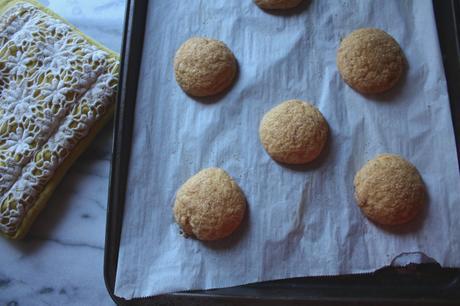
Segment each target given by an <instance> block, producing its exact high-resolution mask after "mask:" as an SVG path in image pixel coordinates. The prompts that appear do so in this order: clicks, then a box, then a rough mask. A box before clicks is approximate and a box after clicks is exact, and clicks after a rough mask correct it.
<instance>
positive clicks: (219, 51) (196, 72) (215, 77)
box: [174, 37, 237, 97]
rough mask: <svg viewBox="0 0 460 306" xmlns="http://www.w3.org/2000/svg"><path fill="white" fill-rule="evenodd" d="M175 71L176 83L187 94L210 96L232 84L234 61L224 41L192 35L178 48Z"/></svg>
mask: <svg viewBox="0 0 460 306" xmlns="http://www.w3.org/2000/svg"><path fill="white" fill-rule="evenodd" d="M174 72H175V76H176V81H177V83H178V84H179V86H180V87H181V88H182V89H183V90H184V91H185V92H186V93H188V94H189V95H192V96H196V97H205V96H213V95H216V94H218V93H221V92H223V91H224V90H225V89H227V88H229V87H230V85H232V83H233V81H234V80H235V76H236V72H237V64H236V59H235V56H234V55H233V53H232V51H231V50H230V49H229V48H228V47H227V46H226V45H225V44H224V43H223V42H221V41H218V40H214V39H209V38H204V37H193V38H190V39H189V40H187V41H186V42H185V43H183V44H182V46H181V47H180V48H179V49H178V50H177V52H176V56H175V59H174Z"/></svg>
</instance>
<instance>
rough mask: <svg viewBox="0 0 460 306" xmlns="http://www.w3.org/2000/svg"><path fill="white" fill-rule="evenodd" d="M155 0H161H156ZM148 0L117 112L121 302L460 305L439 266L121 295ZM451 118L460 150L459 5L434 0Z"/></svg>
mask: <svg viewBox="0 0 460 306" xmlns="http://www.w3.org/2000/svg"><path fill="white" fill-rule="evenodd" d="M152 1H155V0H152ZM147 5H148V1H147V0H137V1H136V0H128V1H127V6H126V15H125V29H124V38H123V48H122V66H121V77H120V85H119V95H118V100H117V111H116V114H115V129H114V145H113V156H112V168H111V174H110V188H109V200H108V207H107V226H106V242H105V258H104V278H105V282H106V286H107V290H108V292H109V294H110V295H111V297H112V299H113V300H114V301H115V302H116V303H117V304H120V305H246V304H247V305H341V304H346V305H376V304H378V305H460V269H443V268H441V267H440V266H438V265H436V264H425V265H411V266H408V267H405V268H391V267H388V268H384V269H381V270H379V271H376V272H374V273H369V274H363V275H345V276H335V277H305V278H296V279H288V280H281V281H271V282H264V283H257V284H251V285H246V286H238V287H232V288H224V289H215V290H203V291H192V292H183V293H173V294H168V295H163V296H158V297H145V298H139V299H133V300H129V301H127V300H124V299H122V298H120V297H117V296H115V294H114V288H115V278H116V269H117V262H118V250H119V244H120V236H121V225H122V220H123V207H124V198H125V190H126V178H127V172H128V161H129V155H130V150H129V148H130V147H131V137H132V135H131V134H132V126H133V116H134V108H135V104H136V94H137V84H138V75H139V68H140V66H141V64H142V63H141V59H142V56H141V55H142V48H143V38H144V30H145V29H144V27H145V21H146V12H147V9H146V8H147ZM433 5H434V8H435V15H436V22H437V27H438V34H439V40H440V44H441V51H442V55H443V61H444V68H445V72H446V77H447V84H448V92H449V97H450V105H451V112H452V120H453V123H454V130H455V135H456V144H457V153H458V152H460V146H459V144H460V139H459V137H460V131H459V129H460V87H459V86H457V82H458V81H459V80H460V48H459V41H460V36H459V34H460V33H459V31H458V29H459V27H460V20H459V19H458V18H459V16H460V4H459V3H458V2H457V1H455V0H443V1H441V0H434V1H433Z"/></svg>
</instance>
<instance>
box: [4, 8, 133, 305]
mask: <svg viewBox="0 0 460 306" xmlns="http://www.w3.org/2000/svg"><path fill="white" fill-rule="evenodd" d="M40 2H42V3H43V4H44V5H46V6H48V7H49V8H51V9H52V10H54V11H55V12H57V13H58V14H60V15H61V16H63V17H64V18H66V19H67V20H68V21H70V22H71V23H72V24H74V25H75V26H77V27H78V28H79V29H81V30H82V31H83V32H84V33H85V34H88V35H89V36H91V37H93V38H94V39H96V40H98V41H100V42H102V43H103V44H105V45H106V46H107V47H109V48H110V49H112V50H114V51H117V52H119V50H120V47H121V39H122V31H123V19H124V10H125V0H40ZM112 128H113V123H110V124H109V125H108V126H107V127H106V128H105V129H104V130H103V131H102V132H101V133H100V135H99V136H98V137H97V138H96V140H95V141H94V143H93V145H92V146H90V148H89V149H88V151H87V152H86V153H84V154H83V155H82V157H80V159H79V160H78V161H77V162H76V164H75V165H74V166H73V167H72V168H71V170H70V171H69V173H68V174H67V175H66V177H65V178H64V179H63V181H62V183H61V184H60V185H59V187H58V189H57V190H56V192H55V194H54V196H53V197H52V198H51V201H50V202H49V203H48V206H47V207H46V208H45V210H44V211H43V212H42V214H41V215H40V216H39V218H38V219H37V221H36V222H35V224H34V225H33V227H32V229H31V231H30V233H29V235H28V236H27V238H26V239H25V240H23V241H14V242H12V241H7V240H5V239H1V238H0V305H113V302H112V300H111V299H110V296H109V295H108V293H107V290H106V288H105V285H104V277H103V255H104V250H103V248H104V237H105V217H106V215H105V214H106V205H107V189H108V175H109V167H110V158H111V146H112Z"/></svg>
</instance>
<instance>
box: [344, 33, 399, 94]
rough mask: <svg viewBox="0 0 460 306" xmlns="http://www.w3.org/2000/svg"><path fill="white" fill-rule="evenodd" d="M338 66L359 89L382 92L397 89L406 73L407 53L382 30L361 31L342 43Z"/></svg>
mask: <svg viewBox="0 0 460 306" xmlns="http://www.w3.org/2000/svg"><path fill="white" fill-rule="evenodd" d="M337 66H338V68H339V71H340V75H341V76H342V78H343V79H344V80H345V82H346V83H347V84H348V85H350V86H351V87H352V88H354V89H355V90H357V91H359V92H361V93H365V94H374V93H381V92H384V91H387V90H389V89H391V88H392V87H393V86H395V85H396V84H397V83H398V81H399V80H400V79H401V77H402V76H403V74H404V71H405V70H406V59H405V57H404V53H403V51H402V50H401V48H400V47H399V45H398V43H397V42H396V40H395V39H394V38H393V37H391V36H390V35H389V34H387V33H386V32H384V31H382V30H379V29H372V28H367V29H358V30H356V31H354V32H352V33H351V34H349V35H348V36H347V37H345V38H344V39H343V40H342V42H341V43H340V47H339V49H338V51H337Z"/></svg>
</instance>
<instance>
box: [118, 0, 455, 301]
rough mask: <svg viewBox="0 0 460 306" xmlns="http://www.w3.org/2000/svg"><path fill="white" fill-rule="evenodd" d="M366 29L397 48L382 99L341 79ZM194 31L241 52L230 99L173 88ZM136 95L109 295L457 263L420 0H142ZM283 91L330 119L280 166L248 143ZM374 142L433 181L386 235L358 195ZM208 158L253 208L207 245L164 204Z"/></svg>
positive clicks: (432, 33) (439, 94)
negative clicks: (359, 175)
mask: <svg viewBox="0 0 460 306" xmlns="http://www.w3.org/2000/svg"><path fill="white" fill-rule="evenodd" d="M360 27H378V28H381V29H383V30H385V31H387V32H389V33H390V34H391V35H393V36H394V37H395V38H396V40H397V41H398V42H399V43H400V44H401V46H402V48H403V50H404V52H405V54H406V56H407V60H408V64H409V69H408V72H407V74H406V77H405V79H404V80H403V81H402V82H401V83H400V84H399V86H398V87H397V88H395V89H394V90H392V91H391V92H389V93H387V94H383V95H379V96H363V95H360V94H358V93H356V92H355V91H353V90H352V89H351V88H349V87H348V86H347V85H346V84H345V83H344V82H343V81H342V80H341V78H340V77H339V74H338V72H337V68H336V63H335V56H336V49H337V46H338V44H339V42H340V40H341V39H342V38H343V37H344V36H345V35H347V34H348V33H349V32H351V31H352V30H354V29H356V28H360ZM191 36H207V37H212V38H216V39H220V40H222V41H224V42H225V43H226V44H227V45H228V46H229V47H230V48H231V49H232V50H233V52H234V53H235V55H236V57H237V59H238V62H239V67H240V70H239V76H238V80H237V82H236V83H235V85H234V86H233V88H232V89H231V90H230V91H229V92H228V93H227V94H226V95H223V96H221V97H218V98H214V99H203V100H198V101H197V100H194V99H192V98H191V97H188V96H187V95H185V94H184V93H183V92H182V91H181V90H180V88H179V86H178V85H177V84H176V82H175V79H174V73H173V58H174V53H175V51H176V49H177V48H178V47H179V46H180V45H181V43H182V42H184V41H185V40H186V39H188V38H189V37H191ZM138 91H139V92H138V100H137V103H136V114H135V124H134V134H133V144H132V148H131V154H132V155H131V161H130V172H129V177H128V188H127V196H126V208H125V213H124V219H123V228H122V239H121V245H120V253H119V261H118V272H117V279H116V291H115V293H116V295H118V296H121V297H124V298H128V299H129V298H132V297H141V296H150V295H156V294H161V293H165V292H172V291H178V290H186V289H204V288H216V287H226V286H233V285H240V284H245V283H251V282H258V281H265V280H272V279H281V278H289V277H298V276H310V275H332V274H344V273H361V272H369V271H374V270H376V269H378V268H381V267H383V266H386V265H390V264H392V261H393V260H394V259H395V258H397V257H398V255H400V254H403V253H408V252H409V253H410V252H422V253H424V254H425V255H426V256H428V257H430V258H432V259H434V260H436V261H437V262H439V263H440V264H441V265H442V266H445V267H454V266H455V267H458V266H460V257H459V256H458V254H459V253H460V235H459V233H460V209H459V205H460V193H459V192H458V190H459V187H460V178H459V172H458V163H457V158H456V149H455V145H454V135H453V129H452V122H451V116H450V110H449V102H448V96H447V91H446V82H445V77H444V71H443V66H442V62H441V56H440V50H439V43H438V38H437V32H436V26H435V20H434V16H433V8H432V4H431V1H430V0H423V1H421V0H417V1H399V0H392V1H390V0H380V1H357V0H356V1H337V0H326V1H325V0H321V1H318V0H313V1H311V2H310V3H306V4H305V5H303V6H301V7H300V8H299V9H297V10H294V11H291V12H290V14H280V13H267V12H264V11H262V10H260V9H259V8H258V7H257V6H255V5H254V4H253V3H252V1H250V0H244V1H243V0H240V1H227V0H213V1H208V0H202V1H198V0H194V1H182V0H174V1H172V0H171V1H151V2H150V7H149V12H148V22H147V29H146V34H145V44H144V53H143V58H142V69H141V77H140V84H139V89H138ZM291 98H300V99H304V100H307V101H311V102H312V103H314V104H315V105H316V106H317V107H318V108H319V109H320V110H321V112H322V113H323V114H324V116H325V118H326V119H327V120H328V122H329V125H330V128H331V134H330V141H329V143H328V146H327V148H326V149H325V151H324V152H323V154H322V157H321V158H320V159H319V160H317V161H316V162H314V163H312V164H311V165H308V166H306V167H286V166H282V165H280V164H277V163H276V162H274V161H272V160H271V159H270V158H269V157H268V156H267V154H266V153H265V151H264V150H263V148H262V146H261V145H260V143H259V139H258V125H259V121H260V119H261V117H262V115H263V114H264V113H265V112H266V111H268V110H269V109H270V108H272V107H273V106H275V105H277V104H278V103H280V102H281V101H283V100H286V99H291ZM382 152H390V153H396V154H401V155H402V156H404V157H406V158H407V159H408V160H410V161H411V162H412V163H413V164H415V165H416V166H417V168H418V169H419V171H420V173H421V175H422V176H423V179H424V181H425V183H426V186H427V188H428V192H429V203H428V205H427V209H426V211H425V212H424V213H423V214H422V215H421V216H420V217H419V218H418V220H416V221H415V222H413V223H411V224H409V225H407V226H403V227H401V228H397V229H394V230H390V231H389V230H386V229H384V228H381V227H378V226H376V225H375V224H373V223H371V222H369V221H368V220H367V219H366V218H364V217H363V215H362V214H361V213H360V211H359V209H358V207H357V205H356V204H355V201H354V198H353V177H354V174H355V173H356V171H357V170H358V169H359V168H360V167H361V166H362V165H363V164H364V163H365V162H366V161H367V160H368V159H371V158H373V157H374V156H375V155H376V154H378V153H382ZM210 166H217V167H221V168H224V169H225V170H226V171H228V172H229V173H230V174H231V175H232V176H233V177H234V178H235V179H236V181H237V182H238V183H239V185H240V186H241V188H242V189H243V190H244V192H245V194H246V197H247V200H248V205H249V212H248V215H247V218H246V220H245V221H244V223H243V225H242V226H241V228H240V229H239V230H238V231H237V232H236V233H235V234H234V235H233V236H231V237H230V238H228V239H226V240H224V241H220V242H214V243H203V242H199V241H196V240H193V239H185V238H183V237H182V236H180V235H179V229H178V227H177V225H176V224H175V223H174V219H173V215H172V210H171V208H172V205H173V201H174V194H175V192H176V190H177V189H178V187H179V186H180V185H181V184H182V183H183V182H184V181H185V180H186V179H188V178H189V177H190V176H191V175H193V174H195V173H196V172H198V171H199V170H200V169H202V168H205V167H210ZM422 257H423V256H422ZM423 258H426V257H423Z"/></svg>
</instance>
